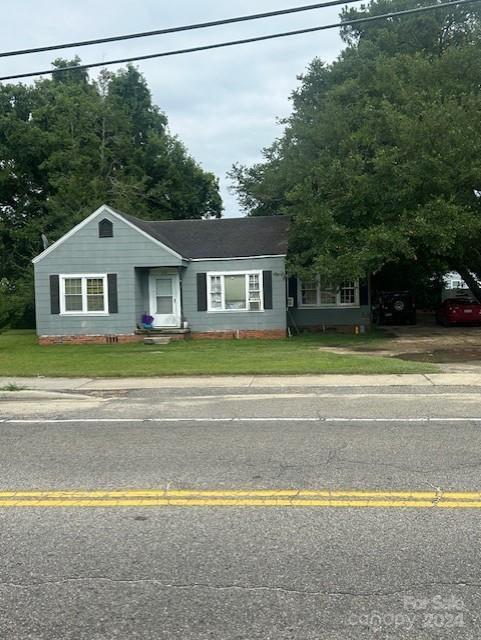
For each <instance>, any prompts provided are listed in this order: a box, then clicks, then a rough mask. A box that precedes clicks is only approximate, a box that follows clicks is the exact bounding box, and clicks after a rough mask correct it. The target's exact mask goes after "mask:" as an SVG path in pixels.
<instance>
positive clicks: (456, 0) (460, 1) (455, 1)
mask: <svg viewBox="0 0 481 640" xmlns="http://www.w3.org/2000/svg"><path fill="white" fill-rule="evenodd" d="M480 1H481V0H452V1H450V2H442V3H440V4H434V5H428V6H426V7H417V8H415V9H406V10H404V11H393V12H391V13H383V14H380V15H378V16H368V17H366V18H357V19H355V20H345V21H343V22H335V23H332V24H325V25H321V26H318V27H309V28H306V29H296V30H295V31H284V32H280V33H272V34H269V35H266V36H256V37H253V38H245V39H243V40H230V41H227V42H218V43H215V44H207V45H202V46H198V47H189V48H187V49H174V50H172V51H163V52H161V53H149V54H147V55H143V56H133V57H130V58H117V59H116V60H106V61H103V62H92V63H90V64H79V65H73V66H69V67H60V68H58V69H43V70H42V71H32V72H29V73H17V74H15V75H11V76H3V77H0V82H1V81H4V80H17V79H19V78H30V77H32V76H44V75H49V74H55V73H63V72H65V71H79V70H82V69H93V68H95V67H105V66H108V65H112V64H124V63H128V62H138V61H141V60H152V59H153V58H165V57H168V56H176V55H181V54H185V53H197V52H199V51H208V50H210V49H221V48H223V47H232V46H235V45H240V44H249V43H252V42H262V41H264V40H273V39H274V38H284V37H287V36H295V35H300V34H304V33H314V32H316V31H324V30H326V29H334V28H336V27H346V26H349V25H353V24H360V23H365V22H374V21H377V20H385V19H390V18H395V17H397V16H404V15H408V14H416V13H423V12H426V11H434V10H435V9H440V8H441V7H452V6H455V5H458V6H461V5H465V4H471V3H473V2H480Z"/></svg>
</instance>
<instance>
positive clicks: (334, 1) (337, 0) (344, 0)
mask: <svg viewBox="0 0 481 640" xmlns="http://www.w3.org/2000/svg"><path fill="white" fill-rule="evenodd" d="M359 1H360V0H329V1H328V2H317V3H316V4H309V5H304V6H301V7H291V8H289V9H279V10H278V11H267V12H265V13H253V14H250V15H246V16H237V17H235V18H225V19H223V20H212V21H210V22H198V23H194V24H187V25H183V26H180V27H168V28H166V29H155V30H154V31H141V32H139V33H129V34H126V35H121V36H109V37H107V38H96V39H94V40H79V42H67V43H63V44H52V45H48V46H44V47H34V48H31V49H18V50H17V51H4V52H0V58H8V57H11V56H23V55H25V54H27V53H41V52H44V51H55V50H57V49H71V48H72V47H86V46H88V45H92V44H104V43H106V42H118V41H120V40H133V39H135V38H148V37H150V36H160V35H165V34H167V33H178V32H180V31H193V30H195V29H205V28H207V27H218V26H221V25H225V24H233V23H235V22H248V21H249V20H259V19H261V18H272V17H275V16H284V15H287V14H290V13H301V12H304V11H312V10H314V9H323V8H324V7H333V6H336V5H340V4H351V3H353V2H359Z"/></svg>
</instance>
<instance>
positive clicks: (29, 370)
mask: <svg viewBox="0 0 481 640" xmlns="http://www.w3.org/2000/svg"><path fill="white" fill-rule="evenodd" d="M385 340H386V339H385V338H383V337H381V336H379V335H376V334H368V335H364V336H355V335H349V336H343V335H316V336H300V337H295V338H290V339H285V340H258V339H251V340H186V341H180V342H172V343H170V344H168V345H144V344H143V343H138V344H136V343H134V344H125V345H108V344H106V345H52V346H39V345H38V344H37V343H36V337H35V333H34V332H33V331H9V332H6V333H4V334H1V335H0V376H39V375H40V376H69V377H76V376H86V377H104V376H107V377H126V376H166V375H216V374H278V375H282V374H303V373H366V374H373V373H427V372H432V371H437V367H435V366H433V365H431V364H427V363H419V362H406V361H403V360H398V359H395V358H383V357H379V356H370V355H359V356H358V355H340V354H334V353H326V352H321V351H320V350H319V347H322V346H346V347H350V346H353V345H358V346H360V345H362V344H363V343H366V344H367V343H369V344H370V345H374V344H375V343H376V342H379V344H382V343H385Z"/></svg>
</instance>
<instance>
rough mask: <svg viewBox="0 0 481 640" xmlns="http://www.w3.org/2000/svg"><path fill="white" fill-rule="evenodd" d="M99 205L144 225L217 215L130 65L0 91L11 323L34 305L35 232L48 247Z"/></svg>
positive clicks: (210, 195) (206, 187) (210, 182)
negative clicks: (92, 77)
mask: <svg viewBox="0 0 481 640" xmlns="http://www.w3.org/2000/svg"><path fill="white" fill-rule="evenodd" d="M79 62H80V61H79V60H78V58H76V59H75V60H73V61H67V60H62V59H58V60H56V61H55V62H54V65H55V66H56V67H57V68H62V67H65V66H68V65H72V64H73V65H75V64H79ZM104 202H105V203H108V204H110V205H111V206H113V207H116V208H118V209H120V210H123V211H126V212H128V213H131V214H133V215H137V216H139V217H144V218H148V219H164V218H201V217H204V216H213V217H220V215H221V211H222V203H221V198H220V195H219V190H218V181H217V179H216V178H215V176H214V175H213V174H211V173H209V172H206V171H204V170H203V169H202V168H201V167H200V165H199V164H198V163H197V162H195V160H194V159H193V158H192V157H191V156H190V155H189V154H188V152H187V150H186V149H185V147H184V145H183V144H182V142H181V141H180V140H179V139H178V138H177V137H175V136H174V135H172V134H171V133H170V132H169V130H168V126H167V118H166V116H165V114H164V113H162V112H161V111H160V110H159V108H158V107H157V106H155V105H154V104H153V103H152V97H151V94H150V91H149V89H148V87H147V84H146V82H145V80H144V78H143V77H142V75H141V74H140V73H139V72H138V71H137V70H136V69H135V68H134V67H132V66H128V67H127V68H126V69H123V70H121V71H119V72H117V73H112V72H109V71H103V72H102V73H101V74H100V77H99V79H98V81H92V80H90V79H89V77H88V74H87V72H86V71H85V70H83V69H78V70H76V69H74V70H69V71H65V72H60V73H56V74H54V75H53V77H52V78H51V79H43V80H39V81H37V82H36V83H35V84H34V85H32V86H26V85H24V84H10V85H4V86H0V279H1V280H2V282H3V283H4V286H3V287H2V288H0V297H1V298H2V300H3V307H9V306H10V307H11V308H12V309H13V308H14V309H15V312H14V313H13V316H15V317H14V318H13V319H14V320H16V321H17V322H18V321H19V318H20V317H21V316H22V315H24V314H25V313H27V314H28V312H29V310H30V314H31V311H32V308H33V295H32V286H31V279H32V275H31V269H30V268H29V264H30V260H31V259H32V258H33V257H34V256H35V255H36V254H38V253H40V251H41V250H42V248H43V247H42V242H41V234H42V233H43V234H45V235H46V236H47V238H48V240H49V241H50V242H51V241H54V240H56V239H57V238H59V237H60V236H61V235H62V234H63V233H64V232H65V231H67V230H68V229H69V228H71V227H72V226H73V225H74V224H76V223H77V222H79V221H80V220H81V219H82V218H83V217H85V216H86V215H87V214H89V213H91V212H92V211H93V210H94V209H95V208H97V207H98V206H99V205H100V204H102V203H104ZM12 296H13V297H12ZM13 298H15V301H17V302H18V304H13V306H12V301H13ZM6 300H7V302H6ZM22 300H23V305H22V302H21V301H22ZM3 316H4V317H5V314H3ZM11 316H12V314H10V319H12V317H11Z"/></svg>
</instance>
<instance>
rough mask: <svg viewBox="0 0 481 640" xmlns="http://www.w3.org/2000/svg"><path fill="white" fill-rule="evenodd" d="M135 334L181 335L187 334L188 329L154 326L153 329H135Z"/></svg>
mask: <svg viewBox="0 0 481 640" xmlns="http://www.w3.org/2000/svg"><path fill="white" fill-rule="evenodd" d="M135 333H136V334H137V335H145V336H182V335H184V336H185V335H189V333H190V329H181V328H179V327H156V328H155V329H136V331H135Z"/></svg>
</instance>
